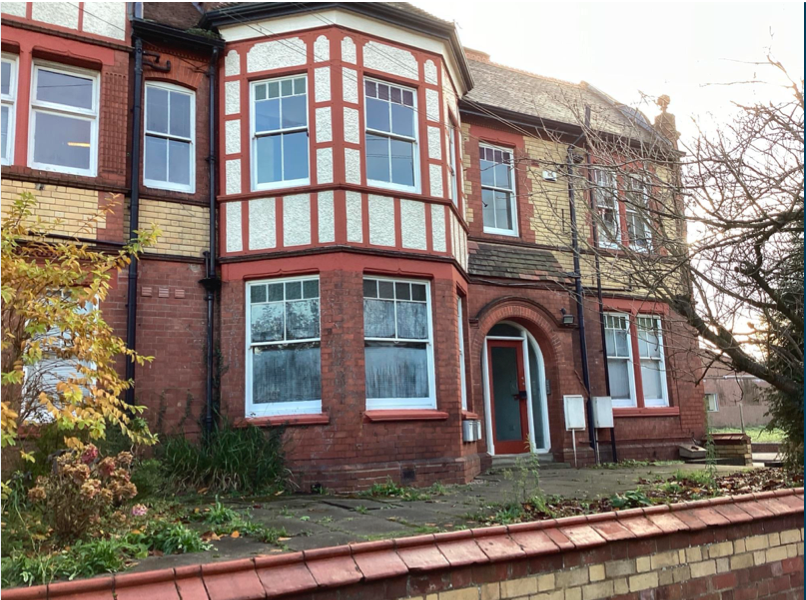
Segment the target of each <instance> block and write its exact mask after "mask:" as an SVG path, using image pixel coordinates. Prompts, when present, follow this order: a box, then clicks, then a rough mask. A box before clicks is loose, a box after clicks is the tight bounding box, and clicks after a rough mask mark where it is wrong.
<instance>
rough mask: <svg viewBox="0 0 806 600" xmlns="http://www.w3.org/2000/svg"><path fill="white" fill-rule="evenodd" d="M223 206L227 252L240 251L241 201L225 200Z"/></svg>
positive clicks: (241, 232) (241, 237) (241, 246)
mask: <svg viewBox="0 0 806 600" xmlns="http://www.w3.org/2000/svg"><path fill="white" fill-rule="evenodd" d="M224 206H225V209H224V217H225V219H224V220H225V221H226V225H227V252H240V251H241V250H243V227H242V225H241V203H240V202H227V203H226V204H225V205H224Z"/></svg>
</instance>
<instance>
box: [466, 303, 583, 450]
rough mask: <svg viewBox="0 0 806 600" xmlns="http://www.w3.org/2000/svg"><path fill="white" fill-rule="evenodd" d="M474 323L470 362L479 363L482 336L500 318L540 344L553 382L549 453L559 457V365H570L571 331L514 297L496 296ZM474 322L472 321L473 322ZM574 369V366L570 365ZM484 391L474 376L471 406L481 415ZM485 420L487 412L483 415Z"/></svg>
mask: <svg viewBox="0 0 806 600" xmlns="http://www.w3.org/2000/svg"><path fill="white" fill-rule="evenodd" d="M474 321H475V322H476V323H477V326H476V327H474V328H473V329H474V331H473V334H474V335H473V339H472V340H471V342H470V352H471V356H470V359H471V361H472V363H471V364H474V365H481V356H482V349H483V348H484V343H485V339H486V337H487V334H488V333H489V331H490V329H492V327H493V326H494V325H496V324H497V323H500V322H501V321H510V322H513V323H517V324H518V325H520V326H521V327H523V328H524V329H526V330H527V331H528V332H529V333H530V334H532V336H533V337H534V339H535V341H537V344H538V346H539V347H540V352H541V353H542V355H543V366H544V369H545V374H546V378H547V379H550V380H551V381H552V388H553V390H556V391H552V394H551V395H550V396H549V397H548V406H547V408H548V416H549V435H550V437H551V445H552V452H553V453H554V454H555V458H557V459H558V460H559V459H560V458H561V457H562V448H563V440H564V437H563V433H564V427H563V416H562V410H563V409H562V403H561V402H560V401H559V399H560V398H562V389H561V388H562V387H564V386H563V385H562V384H561V377H560V367H561V366H562V365H568V363H569V362H570V363H572V364H573V358H572V357H570V356H569V355H568V354H569V352H571V348H570V345H571V343H570V336H569V335H568V334H569V333H570V332H569V331H567V330H565V329H564V328H563V327H562V326H561V325H560V323H559V321H558V320H557V319H556V318H555V317H554V315H553V314H552V313H551V312H549V310H548V309H547V308H546V307H545V306H543V305H541V304H539V303H538V302H534V301H532V300H529V299H526V298H519V297H515V296H511V297H504V298H498V299H496V300H494V301H492V302H490V303H489V304H487V305H485V306H484V307H483V308H482V309H481V310H480V311H479V312H478V317H477V318H476V319H474ZM474 324H475V323H474ZM572 369H573V366H572ZM483 397H484V392H483V390H482V378H481V377H478V378H474V381H473V398H474V404H473V406H474V408H475V409H476V412H477V413H478V414H480V415H483V414H484V404H483ZM483 418H485V419H486V415H484V417H483Z"/></svg>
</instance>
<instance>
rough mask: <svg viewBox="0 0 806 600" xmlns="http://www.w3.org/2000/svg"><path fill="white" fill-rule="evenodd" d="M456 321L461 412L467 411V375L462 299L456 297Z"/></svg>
mask: <svg viewBox="0 0 806 600" xmlns="http://www.w3.org/2000/svg"><path fill="white" fill-rule="evenodd" d="M456 319H457V323H458V326H457V329H458V331H459V377H461V379H462V383H461V386H462V410H467V374H466V373H465V316H464V310H463V309H462V297H461V296H459V295H458V294H457V295H456Z"/></svg>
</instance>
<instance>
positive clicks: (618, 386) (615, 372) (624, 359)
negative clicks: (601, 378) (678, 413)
mask: <svg viewBox="0 0 806 600" xmlns="http://www.w3.org/2000/svg"><path fill="white" fill-rule="evenodd" d="M604 318H605V347H606V354H607V372H608V375H609V378H610V397H611V398H612V399H613V408H661V407H667V406H669V391H668V388H667V385H666V362H665V359H664V349H663V329H662V326H661V319H660V317H657V316H654V315H641V314H639V315H628V314H626V313H606V314H605V316H604ZM634 357H636V358H634Z"/></svg>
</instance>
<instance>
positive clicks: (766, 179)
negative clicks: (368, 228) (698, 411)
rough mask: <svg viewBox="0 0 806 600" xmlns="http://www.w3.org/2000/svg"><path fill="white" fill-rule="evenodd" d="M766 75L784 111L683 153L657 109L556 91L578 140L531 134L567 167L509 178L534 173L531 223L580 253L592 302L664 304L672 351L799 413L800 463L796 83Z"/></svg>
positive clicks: (757, 112)
mask: <svg viewBox="0 0 806 600" xmlns="http://www.w3.org/2000/svg"><path fill="white" fill-rule="evenodd" d="M764 64H765V65H766V66H767V67H768V68H770V69H773V70H774V71H775V72H776V73H777V74H778V75H781V76H783V77H784V78H785V80H786V82H787V84H786V89H788V90H789V95H788V97H787V98H786V99H784V100H781V101H767V102H763V101H758V102H756V103H754V104H751V105H741V104H736V105H735V106H734V111H733V114H732V115H731V116H730V117H729V118H728V119H727V120H726V121H725V122H723V123H722V124H721V125H719V126H718V127H717V128H716V129H713V130H709V131H703V130H698V134H697V135H696V137H695V138H694V139H693V140H691V141H686V142H683V141H681V142H679V144H680V145H679V147H678V140H677V134H676V131H675V127H674V117H673V116H672V115H670V114H668V113H667V111H666V108H667V106H668V103H669V100H668V98H666V97H661V98H659V99H658V105H659V106H660V107H661V110H662V114H661V115H660V116H659V117H658V118H657V119H656V121H655V124H654V126H652V125H650V124H649V122H648V121H647V120H646V119H645V118H644V117H643V115H642V114H641V113H640V112H639V111H637V110H634V109H630V108H629V107H626V106H624V105H620V104H618V103H616V102H615V101H614V100H612V99H611V98H609V97H607V96H605V95H604V94H601V93H598V91H597V93H598V94H599V95H598V100H599V101H598V102H593V103H591V102H589V98H588V97H586V93H590V88H588V89H584V86H583V90H584V91H581V92H573V91H572V92H569V91H568V89H567V88H566V89H562V90H561V89H560V88H559V87H558V91H557V95H556V96H555V97H554V101H555V102H557V103H561V104H563V106H564V108H565V109H566V110H567V111H568V112H571V113H573V114H574V115H575V121H576V124H578V125H579V126H580V127H581V128H582V131H583V135H582V136H580V137H579V138H577V139H576V140H573V141H571V142H569V138H568V135H567V134H560V133H557V132H552V131H551V129H550V128H548V127H546V128H544V129H543V130H542V131H540V132H539V133H538V134H537V135H539V136H541V137H543V138H545V137H549V138H550V139H551V140H552V141H554V142H555V146H557V147H562V146H563V145H565V146H569V144H571V146H572V147H571V149H570V150H569V152H568V154H567V156H563V155H557V154H555V155H551V152H549V151H546V153H545V155H544V156H539V157H536V156H530V157H527V158H528V162H527V161H518V162H517V164H516V167H517V168H519V169H523V170H526V171H528V172H530V176H529V179H530V181H531V183H532V190H531V192H530V195H531V196H532V197H533V198H532V201H533V203H536V202H539V204H540V206H541V207H544V209H542V210H540V211H537V213H538V214H537V215H536V216H537V218H538V219H540V220H542V222H543V223H544V225H545V231H546V232H549V234H552V235H554V241H553V244H554V245H556V246H559V247H563V248H565V249H568V250H571V251H574V252H576V253H577V254H578V256H579V259H580V264H581V267H580V272H581V275H582V278H583V280H584V281H585V282H586V285H587V287H588V291H589V292H592V291H593V290H592V286H593V282H594V281H595V279H596V278H597V277H598V278H600V279H601V280H602V281H605V282H606V284H605V285H606V286H609V287H610V288H611V289H613V290H621V291H629V292H630V293H631V294H633V295H636V294H638V295H643V296H644V297H645V298H647V299H648V300H652V301H656V302H665V303H668V304H669V305H670V306H671V308H672V309H673V310H674V313H675V315H674V316H673V318H677V319H680V320H682V321H683V322H684V323H685V324H686V328H685V329H686V331H689V332H691V336H694V337H696V338H698V340H696V341H694V340H692V339H691V338H689V339H688V340H683V339H681V340H678V344H677V346H678V348H677V350H679V351H685V352H691V351H692V350H693V351H695V352H699V353H700V354H701V356H702V358H703V363H704V365H705V367H706V369H705V371H706V372H707V368H708V367H709V366H710V365H713V364H716V363H719V364H720V365H724V366H727V367H728V368H730V369H733V370H735V371H743V372H746V373H749V374H751V375H753V376H755V377H757V378H759V379H762V380H764V381H766V382H768V383H769V384H770V385H771V386H772V388H773V390H774V391H775V393H777V394H780V399H782V402H783V403H784V405H787V406H790V407H794V408H795V412H796V413H797V411H798V407H799V414H800V418H799V419H798V422H799V426H798V427H799V438H800V448H801V452H802V443H803V439H802V438H803V428H802V425H803V347H804V346H803V328H804V322H803V227H804V215H803V211H804V204H803V167H804V165H803V145H804V143H803V140H804V138H803V135H804V130H803V112H804V111H803V80H802V79H801V80H800V81H794V80H792V79H791V78H790V77H789V75H788V74H787V72H786V70H785V69H784V67H783V66H782V65H780V64H779V63H777V62H775V61H773V60H772V59H768V62H767V63H764ZM753 85H758V86H759V87H761V84H758V83H754V84H753ZM594 91H595V90H594ZM759 94H760V95H761V94H763V88H762V89H760V91H759ZM530 135H534V134H531V133H530ZM569 147H570V146H569ZM535 159H537V161H538V162H539V163H540V166H539V167H537V168H535V167H534V166H533V163H532V161H534V160H535ZM516 161H517V157H516ZM547 168H548V169H554V170H556V171H557V172H559V173H561V174H562V178H563V179H564V183H565V184H566V185H567V186H568V187H569V189H570V191H571V194H570V195H571V197H575V198H576V202H577V207H576V212H577V219H576V222H575V223H572V224H571V227H572V228H573V227H574V226H576V228H577V232H578V236H577V239H578V244H577V246H578V249H577V248H573V247H569V242H568V240H569V235H568V229H569V228H568V226H566V225H565V222H566V218H565V215H566V211H567V209H568V205H569V197H568V195H565V196H563V195H562V194H558V193H557V187H556V184H548V183H546V182H544V181H543V180H542V178H541V177H539V176H538V175H537V173H536V171H537V169H547ZM535 197H537V198H535ZM538 199H539V200H538ZM545 207H548V209H547V210H545ZM667 351H671V352H674V351H675V348H673V347H672V348H669V345H668V344H667ZM676 375H682V374H676ZM773 417H774V418H775V417H776V415H775V414H773ZM791 436H795V437H797V436H798V433H797V431H795V432H792V433H791Z"/></svg>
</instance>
